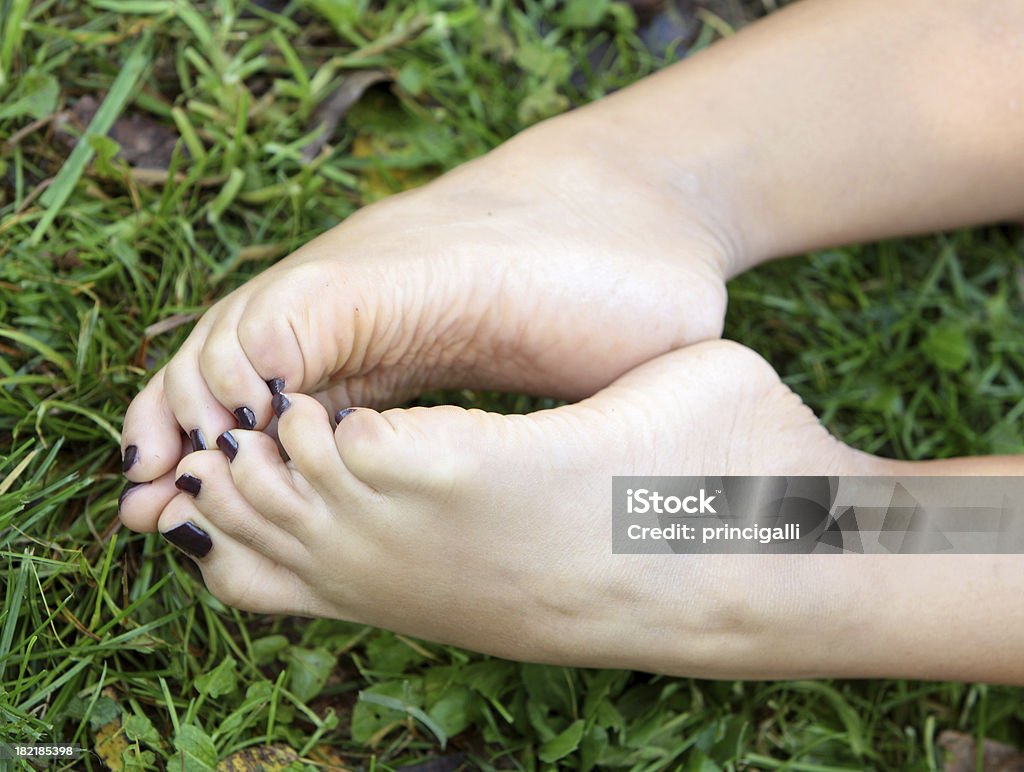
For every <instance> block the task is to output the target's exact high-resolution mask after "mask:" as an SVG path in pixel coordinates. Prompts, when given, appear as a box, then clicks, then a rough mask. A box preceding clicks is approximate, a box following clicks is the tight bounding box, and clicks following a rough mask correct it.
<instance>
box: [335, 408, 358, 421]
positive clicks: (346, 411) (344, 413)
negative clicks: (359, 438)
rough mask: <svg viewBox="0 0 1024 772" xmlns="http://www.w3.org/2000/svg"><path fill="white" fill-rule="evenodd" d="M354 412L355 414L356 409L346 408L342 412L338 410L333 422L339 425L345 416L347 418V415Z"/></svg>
mask: <svg viewBox="0 0 1024 772" xmlns="http://www.w3.org/2000/svg"><path fill="white" fill-rule="evenodd" d="M354 412H356V409H355V408H354V407H347V408H345V409H344V410H339V411H338V412H337V413H335V414H334V422H335V423H337V424H340V423H341V422H342V421H344V420H345V416H347V415H348V414H349V413H354Z"/></svg>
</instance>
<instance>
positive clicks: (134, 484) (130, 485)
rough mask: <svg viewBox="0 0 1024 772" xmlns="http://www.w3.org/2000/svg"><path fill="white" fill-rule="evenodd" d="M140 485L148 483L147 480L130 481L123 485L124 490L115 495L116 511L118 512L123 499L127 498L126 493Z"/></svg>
mask: <svg viewBox="0 0 1024 772" xmlns="http://www.w3.org/2000/svg"><path fill="white" fill-rule="evenodd" d="M140 485H149V483H148V482H130V483H128V484H127V485H126V486H124V490H123V491H121V495H120V496H118V497H117V511H118V512H120V511H121V505H122V504H123V503H124V500H125V498H127V496H128V494H129V493H131V492H132V491H133V490H135V489H136V488H138V487H139V486H140Z"/></svg>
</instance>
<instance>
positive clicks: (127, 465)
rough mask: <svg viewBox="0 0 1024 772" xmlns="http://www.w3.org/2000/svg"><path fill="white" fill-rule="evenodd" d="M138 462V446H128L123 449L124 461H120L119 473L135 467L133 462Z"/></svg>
mask: <svg viewBox="0 0 1024 772" xmlns="http://www.w3.org/2000/svg"><path fill="white" fill-rule="evenodd" d="M138 460H139V446H138V445H129V446H128V447H127V448H125V449H124V460H123V461H121V471H122V472H127V471H128V470H129V469H131V468H132V467H133V466H135V462H137V461H138Z"/></svg>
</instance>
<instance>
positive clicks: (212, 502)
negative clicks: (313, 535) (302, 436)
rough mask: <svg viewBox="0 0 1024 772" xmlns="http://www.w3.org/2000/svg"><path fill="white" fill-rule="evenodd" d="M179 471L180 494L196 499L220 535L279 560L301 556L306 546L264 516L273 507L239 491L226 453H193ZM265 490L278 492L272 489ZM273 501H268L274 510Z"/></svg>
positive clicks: (266, 498) (215, 451) (183, 461)
mask: <svg viewBox="0 0 1024 772" xmlns="http://www.w3.org/2000/svg"><path fill="white" fill-rule="evenodd" d="M239 433H241V432H239ZM236 461H237V459H236ZM278 463H279V464H280V461H278ZM176 471H177V475H178V476H177V478H176V479H175V482H174V484H175V485H176V486H177V488H178V490H179V491H182V492H183V493H184V494H185V495H186V496H188V497H190V498H191V499H192V501H193V503H194V504H195V506H196V508H197V509H198V510H199V511H200V512H201V513H202V514H203V516H204V517H205V519H206V520H207V521H208V522H211V523H213V525H214V527H215V528H216V529H217V530H218V531H220V532H221V533H224V534H226V535H228V536H229V537H230V538H232V539H233V540H235V541H238V542H240V543H242V544H245V545H246V546H249V547H251V548H253V549H255V550H256V551H257V552H260V553H261V554H265V555H271V556H273V557H275V559H278V560H293V559H296V558H297V557H298V556H299V555H298V553H299V552H300V551H301V549H302V545H301V544H300V543H299V542H298V540H297V539H296V538H295V537H294V536H292V535H291V534H289V533H287V532H285V531H284V530H282V529H281V528H280V527H278V526H277V525H275V524H274V523H273V522H271V521H270V520H268V519H267V518H265V517H264V516H263V511H264V510H265V509H267V508H269V507H267V506H264V505H263V503H261V504H260V506H259V508H257V507H254V506H253V504H252V503H250V501H249V500H248V499H247V498H246V497H245V496H244V495H242V493H241V492H240V491H239V489H238V488H237V487H236V485H235V481H234V478H233V477H232V470H231V469H230V468H229V462H228V459H227V457H226V456H225V455H224V454H223V453H222V452H220V451H219V450H208V451H202V452H199V453H190V454H189V455H188V456H186V457H185V458H183V459H182V460H181V463H180V464H178V469H177V470H176ZM264 489H265V490H266V491H268V492H270V491H273V490H274V489H273V486H272V485H267V486H265V488H264ZM254 498H256V497H255V496H254ZM273 498H275V497H273V496H270V495H268V496H266V497H265V501H266V502H270V507H272V506H273V503H274V502H273ZM293 501H294V499H293ZM161 531H163V528H162V527H161Z"/></svg>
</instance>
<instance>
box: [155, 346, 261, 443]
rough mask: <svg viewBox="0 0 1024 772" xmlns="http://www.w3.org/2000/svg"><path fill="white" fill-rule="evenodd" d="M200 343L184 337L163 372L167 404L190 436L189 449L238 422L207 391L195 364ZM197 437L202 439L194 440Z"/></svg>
mask: <svg viewBox="0 0 1024 772" xmlns="http://www.w3.org/2000/svg"><path fill="white" fill-rule="evenodd" d="M193 335H194V333H193ZM200 345H201V344H200V343H198V342H196V343H193V342H192V338H190V339H189V340H188V341H186V342H185V345H184V346H182V347H181V349H180V350H179V351H178V353H177V354H176V355H175V356H174V359H172V360H171V361H170V362H169V363H168V365H167V367H166V369H165V373H164V392H165V394H166V399H167V404H168V405H169V406H170V408H171V410H172V411H173V413H174V416H175V419H176V421H177V423H178V425H179V426H180V427H181V429H182V430H184V431H185V433H186V434H188V435H189V437H190V439H191V440H192V445H193V449H198V450H201V449H202V446H203V445H205V446H206V447H207V448H209V447H210V441H211V439H212V438H215V437H217V436H219V435H220V434H221V432H224V431H227V430H228V429H233V428H235V427H236V426H238V423H239V419H238V418H237V417H236V416H235V415H234V414H233V413H232V412H230V411H229V410H228V409H227V408H225V407H224V406H223V405H222V404H221V403H220V400H218V399H217V397H216V396H215V395H214V394H213V392H212V391H210V388H209V386H208V385H207V383H206V380H205V379H204V377H203V373H202V371H201V370H200V367H199V360H198V356H199V355H198V349H199V346H200ZM265 388H266V387H264V389H265ZM197 438H201V439H202V442H197V441H196V440H197Z"/></svg>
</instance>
